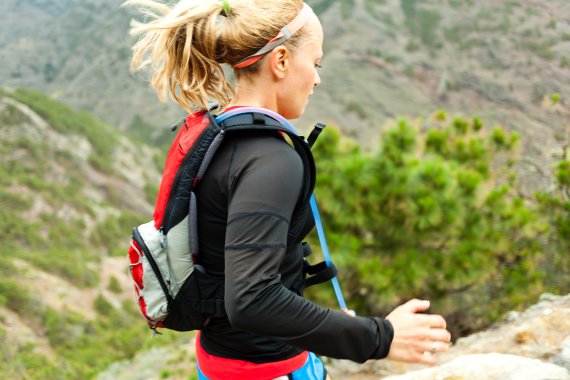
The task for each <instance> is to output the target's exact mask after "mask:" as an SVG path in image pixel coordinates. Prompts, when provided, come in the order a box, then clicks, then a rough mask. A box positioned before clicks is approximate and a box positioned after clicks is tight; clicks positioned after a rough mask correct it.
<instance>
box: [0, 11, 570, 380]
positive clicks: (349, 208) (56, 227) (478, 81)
mask: <svg viewBox="0 0 570 380" xmlns="http://www.w3.org/2000/svg"><path fill="white" fill-rule="evenodd" d="M308 3H309V4H311V5H312V6H313V7H314V9H315V10H316V12H317V13H318V14H319V16H320V18H321V20H322V22H323V26H324V29H325V59H324V62H323V65H324V68H323V69H322V72H321V73H322V79H323V84H322V86H321V88H319V89H318V90H317V92H316V94H315V96H314V97H313V98H312V103H311V105H310V107H309V108H308V109H307V112H306V115H305V116H304V117H303V118H302V119H300V120H298V121H296V122H295V124H296V125H297V126H298V127H300V128H301V129H303V130H305V131H306V130H308V128H309V126H310V125H311V124H312V123H314V122H315V121H316V120H323V121H325V122H327V123H328V124H329V127H328V128H327V129H326V132H325V133H324V134H323V135H321V137H320V138H319V141H318V142H317V144H316V146H315V150H314V151H315V157H316V161H317V167H318V183H317V189H316V196H317V200H318V202H319V206H320V209H321V212H322V214H323V217H324V224H325V229H326V231H327V236H328V240H329V246H330V247H331V251H332V254H333V259H334V260H335V262H336V265H337V266H338V267H339V270H340V280H341V285H342V287H343V289H344V291H345V293H346V296H347V298H348V302H349V305H350V307H351V308H354V309H355V310H356V311H357V312H358V313H359V314H363V315H365V314H376V315H383V314H384V313H386V312H388V311H390V310H391V309H392V308H393V307H395V306H396V305H397V304H399V303H401V302H404V301H405V300H407V299H409V298H412V297H421V298H429V299H431V300H432V311H434V312H437V313H442V314H444V315H445V316H446V318H447V319H448V321H449V325H450V328H451V329H452V332H453V335H454V338H458V337H460V336H464V335H467V334H469V333H472V332H474V331H478V330H480V329H484V328H485V327H487V326H489V324H490V323H492V322H493V321H496V320H499V319H501V318H502V317H503V316H504V315H505V313H506V312H508V311H510V310H513V309H520V308H524V307H527V306H528V305H530V304H532V303H533V302H535V301H536V299H537V297H538V295H540V294H541V293H543V292H553V293H560V294H565V293H568V292H569V291H570V281H569V280H568V278H569V277H568V276H569V273H570V255H568V252H569V249H570V157H569V156H568V154H569V153H568V147H569V144H570V109H569V105H570V101H569V100H568V93H567V91H568V88H570V70H569V68H570V62H569V59H570V25H568V22H567V20H568V18H569V17H570V4H568V3H567V2H566V1H565V0H550V1H546V0H544V1H535V2H532V3H528V4H527V3H524V4H522V3H520V2H517V1H504V2H495V1H490V0H489V1H477V2H476V1H470V0H447V1H421V2H420V1H417V0H403V1H397V0H312V1H308ZM118 5H119V2H116V1H112V0H104V1H99V0H97V1H95V0H60V1H58V2H52V1H48V0H6V1H4V2H2V4H0V62H2V65H1V66H0V83H1V86H2V89H0V141H1V142H2V144H1V145H0V159H1V161H2V165H1V166H0V184H1V186H0V227H1V230H2V231H3V234H2V237H1V238H0V274H1V275H0V343H1V344H0V347H1V348H0V354H1V358H0V359H1V360H0V377H2V378H25V379H46V378H49V379H52V378H53V379H78V378H96V377H97V378H100V379H117V378H124V379H129V378H137V377H136V376H139V377H145V376H146V377H147V378H169V379H170V378H176V379H177V378H183V379H188V378H193V376H194V375H192V371H191V370H192V366H193V360H192V359H193V354H192V352H191V350H188V349H187V347H189V344H188V342H189V341H190V340H191V339H192V337H193V334H192V333H189V334H171V333H165V335H164V336H162V337H160V338H159V339H150V334H149V333H148V332H147V329H146V327H145V324H144V322H143V321H142V319H141V318H140V316H139V315H138V314H137V310H136V309H135V304H134V302H133V299H132V289H131V285H130V283H129V282H128V279H127V275H126V273H127V267H126V259H125V255H126V245H127V244H128V238H129V233H130V228H131V227H132V226H134V225H136V224H138V223H141V222H143V221H146V220H147V219H148V218H149V217H150V215H151V213H152V208H153V202H154V196H155V194H156V190H157V186H158V184H159V181H160V170H161V167H162V165H163V163H164V157H165V151H166V149H167V148H168V145H169V142H170V141H171V139H172V137H173V134H172V133H169V132H168V126H169V125H171V124H172V123H174V122H176V121H177V120H178V119H179V118H180V116H181V115H183V113H182V112H181V110H180V109H178V108H177V107H175V106H172V105H162V104H159V103H158V102H157V101H156V100H155V96H154V94H153V92H152V90H150V89H149V88H148V85H147V83H146V82H145V80H144V78H142V77H141V76H139V75H137V76H136V77H135V76H133V75H131V74H129V72H128V60H129V57H130V50H129V47H130V45H131V44H132V40H131V39H129V37H128V23H129V20H130V18H131V17H132V15H133V13H131V11H129V10H125V9H119V8H118ZM71 30H72V31H73V32H70V31H71ZM363 36H366V38H363ZM310 240H311V242H312V245H313V248H314V251H315V254H314V255H313V256H314V257H313V258H312V260H317V259H318V258H319V253H318V242H317V240H316V235H311V236H310ZM307 295H308V297H309V298H311V299H314V300H316V301H318V302H319V303H322V304H326V305H330V306H331V307H336V306H335V304H334V302H335V301H334V297H333V294H332V290H331V288H330V287H329V286H328V285H321V286H320V287H317V288H314V289H311V290H310V291H309V292H308V294H307Z"/></svg>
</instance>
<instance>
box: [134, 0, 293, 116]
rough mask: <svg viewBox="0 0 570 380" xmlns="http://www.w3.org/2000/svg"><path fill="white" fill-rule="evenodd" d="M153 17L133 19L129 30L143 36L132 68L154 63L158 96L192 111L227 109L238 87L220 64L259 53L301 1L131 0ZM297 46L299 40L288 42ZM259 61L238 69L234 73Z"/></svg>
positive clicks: (153, 70)
mask: <svg viewBox="0 0 570 380" xmlns="http://www.w3.org/2000/svg"><path fill="white" fill-rule="evenodd" d="M129 5H137V6H139V7H140V8H141V9H142V11H143V13H145V14H146V15H147V16H150V17H151V18H152V19H153V20H152V21H150V22H148V23H140V22H136V21H133V22H132V24H131V26H132V29H131V34H134V35H140V38H139V40H138V42H137V43H136V44H135V45H134V47H133V58H132V61H131V69H132V70H139V69H142V68H145V67H148V66H150V68H151V71H152V76H151V85H152V87H153V88H154V89H155V90H156V92H157V95H158V98H159V99H160V100H161V101H166V98H167V97H168V96H169V95H170V96H171V97H172V98H173V99H174V100H175V101H176V102H177V103H178V104H180V106H182V107H183V108H184V109H185V110H186V111H188V112H194V111H196V110H205V109H208V107H209V104H210V103H211V102H216V103H218V109H219V110H223V109H224V108H226V107H227V105H228V104H229V102H230V100H231V98H232V96H233V95H234V89H233V87H232V85H231V84H230V83H229V81H228V79H227V77H226V75H225V73H224V70H223V68H222V64H224V63H225V64H229V65H234V64H236V63H237V62H239V61H240V60H241V59H243V58H244V57H247V56H248V55H250V54H253V53H254V52H256V51H257V50H258V49H259V48H261V47H262V46H264V45H265V44H266V43H267V41H269V40H270V39H272V38H273V37H275V36H276V35H277V33H278V32H279V30H280V29H281V28H282V27H283V26H284V25H285V24H287V22H288V21H290V20H292V19H293V18H294V17H295V15H296V14H297V13H298V11H299V9H300V8H301V7H302V6H303V1H302V0H232V1H231V11H230V13H229V14H228V12H227V10H228V9H227V7H226V9H224V6H223V3H222V2H221V1H218V0H181V1H179V2H178V3H177V4H176V5H175V6H174V7H172V8H170V7H169V6H167V5H165V4H161V3H158V2H157V1H153V0H127V1H126V2H125V3H124V4H123V6H129ZM288 43H289V44H291V45H294V44H295V40H294V39H291V41H288ZM257 67H258V65H252V67H247V68H244V69H240V70H236V76H239V75H240V74H242V73H245V74H248V73H253V72H255V71H256V69H257Z"/></svg>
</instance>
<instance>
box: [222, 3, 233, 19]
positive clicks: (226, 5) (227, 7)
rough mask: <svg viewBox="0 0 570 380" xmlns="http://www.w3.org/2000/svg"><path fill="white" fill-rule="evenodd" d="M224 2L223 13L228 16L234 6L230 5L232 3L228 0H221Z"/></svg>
mask: <svg viewBox="0 0 570 380" xmlns="http://www.w3.org/2000/svg"><path fill="white" fill-rule="evenodd" d="M221 2H222V13H223V14H224V16H226V17H228V16H229V15H230V13H231V12H232V7H230V3H229V1H228V0H221Z"/></svg>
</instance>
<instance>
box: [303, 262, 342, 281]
mask: <svg viewBox="0 0 570 380" xmlns="http://www.w3.org/2000/svg"><path fill="white" fill-rule="evenodd" d="M305 273H307V274H311V275H312V276H311V277H308V278H306V279H305V287H309V286H313V285H316V284H320V283H321V282H325V281H329V280H330V279H332V278H333V277H335V276H336V275H337V273H338V270H337V269H336V266H335V265H334V264H332V263H331V265H330V266H327V263H326V262H324V261H323V262H320V263H318V264H315V265H306V266H305Z"/></svg>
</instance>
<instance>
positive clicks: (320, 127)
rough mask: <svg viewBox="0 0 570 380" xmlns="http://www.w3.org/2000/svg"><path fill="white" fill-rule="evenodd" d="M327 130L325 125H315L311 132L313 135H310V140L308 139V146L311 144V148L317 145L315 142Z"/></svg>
mask: <svg viewBox="0 0 570 380" xmlns="http://www.w3.org/2000/svg"><path fill="white" fill-rule="evenodd" d="M325 128H326V124H323V123H317V124H315V126H314V127H313V130H312V131H311V134H310V135H309V138H308V139H307V144H309V148H312V147H313V144H314V143H315V141H317V138H318V137H319V135H320V134H321V132H322V131H323V129H325Z"/></svg>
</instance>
